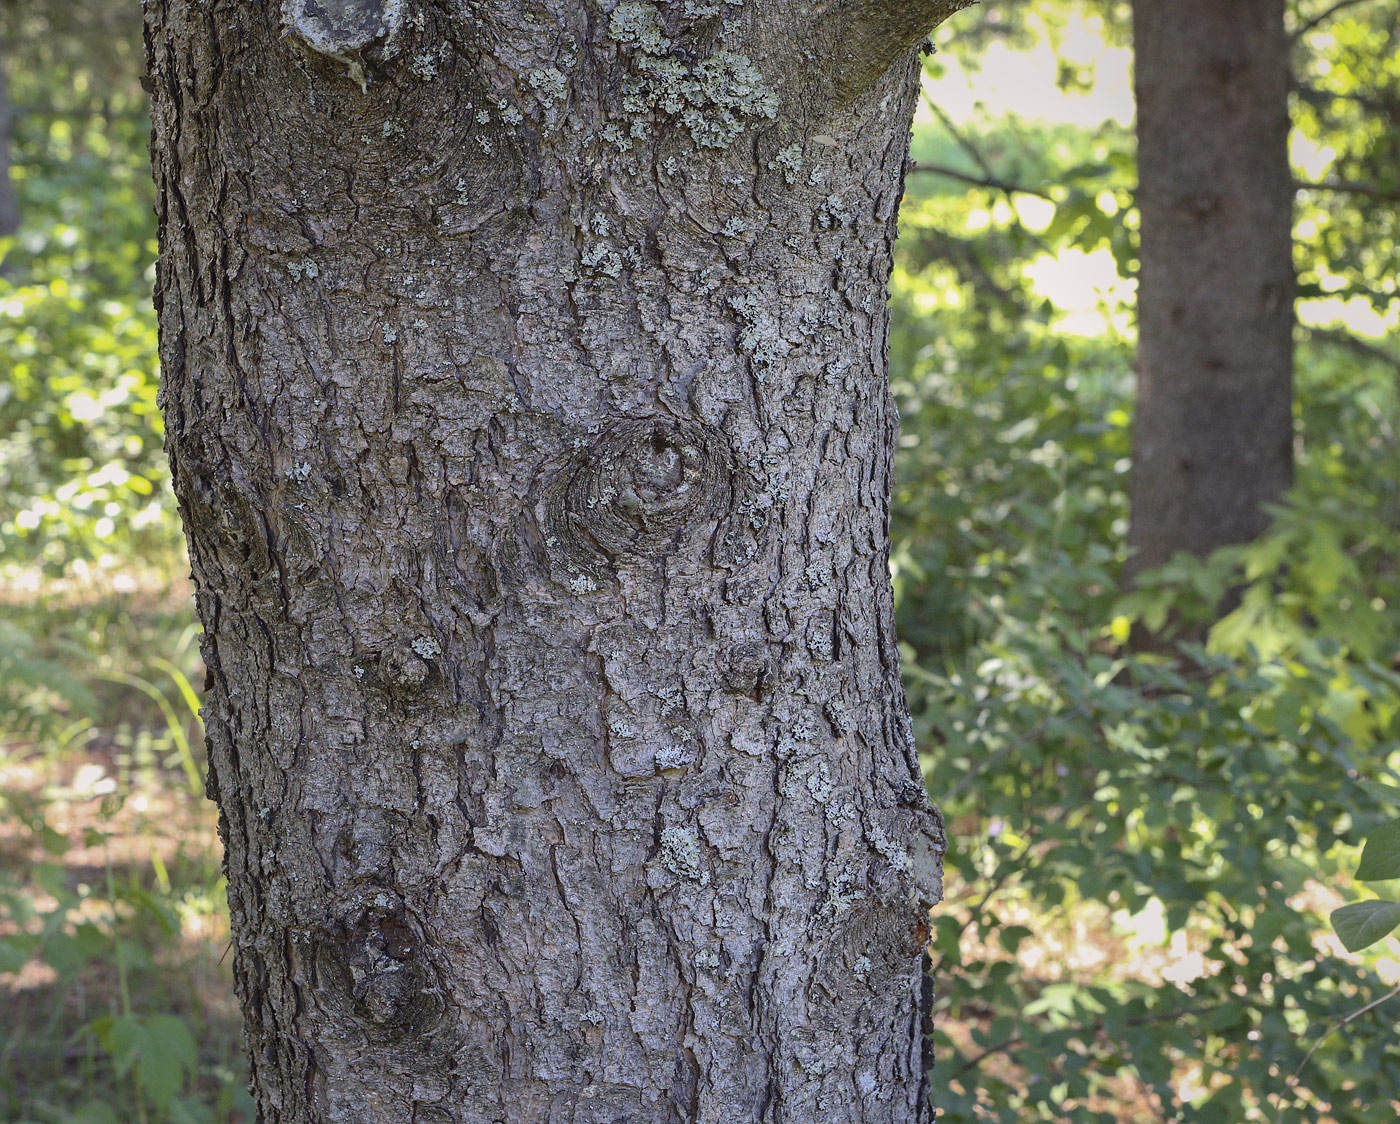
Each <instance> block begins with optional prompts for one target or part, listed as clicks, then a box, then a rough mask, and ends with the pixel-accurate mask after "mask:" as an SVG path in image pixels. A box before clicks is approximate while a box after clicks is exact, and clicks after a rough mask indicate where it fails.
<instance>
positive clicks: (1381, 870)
mask: <svg viewBox="0 0 1400 1124" xmlns="http://www.w3.org/2000/svg"><path fill="white" fill-rule="evenodd" d="M1356 877H1357V879H1358V880H1359V881H1361V882H1384V881H1386V880H1387V879H1390V878H1400V820H1394V821H1392V822H1391V823H1388V824H1386V825H1385V826H1384V827H1383V828H1380V829H1379V830H1377V831H1373V832H1372V833H1371V834H1370V835H1369V836H1368V837H1367V839H1366V846H1365V847H1364V848H1363V849H1362V851H1361V864H1360V865H1359V866H1358V867H1357V868H1356Z"/></svg>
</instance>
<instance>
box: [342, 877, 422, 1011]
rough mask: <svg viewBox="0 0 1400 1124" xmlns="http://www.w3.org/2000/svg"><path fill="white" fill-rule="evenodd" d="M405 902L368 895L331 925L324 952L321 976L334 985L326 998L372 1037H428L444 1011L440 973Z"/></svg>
mask: <svg viewBox="0 0 1400 1124" xmlns="http://www.w3.org/2000/svg"><path fill="white" fill-rule="evenodd" d="M424 948H425V942H424V941H423V939H422V936H421V934H420V933H419V932H418V927H417V925H416V924H415V922H414V920H413V918H412V917H411V916H410V915H409V914H408V912H407V910H406V909H405V908H404V902H403V899H402V898H400V897H399V895H398V894H396V893H393V892H392V891H389V890H377V891H370V892H368V893H366V894H365V895H363V896H360V897H359V898H358V900H357V901H356V902H355V903H354V904H352V905H350V906H349V907H348V909H346V910H345V911H344V913H343V914H342V916H341V917H340V918H339V919H338V920H337V921H336V922H335V923H333V924H332V926H331V927H330V930H329V932H328V934H327V938H326V939H325V940H324V941H323V942H322V944H321V947H320V955H319V960H320V968H321V974H323V975H324V977H326V978H328V979H329V980H330V981H332V982H334V983H335V984H336V985H337V986H336V987H335V988H334V991H333V992H331V993H328V994H327V995H326V1001H327V1002H328V1003H330V1004H331V1005H332V1006H338V1007H340V1008H342V1010H343V1011H344V1013H346V1014H350V1015H352V1016H353V1017H354V1018H355V1019H356V1020H357V1021H358V1022H359V1023H360V1024H361V1025H362V1026H363V1027H365V1028H366V1029H367V1030H371V1031H376V1030H377V1031H384V1032H391V1033H393V1034H396V1035H397V1034H401V1033H402V1032H404V1031H416V1032H418V1033H427V1032H428V1031H430V1030H432V1029H433V1027H434V1026H436V1025H437V1023H438V1022H439V1021H440V1020H441V1018H442V1014H443V1011H444V1002H443V998H442V988H441V986H440V983H439V981H438V978H437V973H436V971H435V970H434V968H433V967H432V965H431V964H430V963H429V961H428V959H427V956H426V955H425V953H424V951H423V950H424Z"/></svg>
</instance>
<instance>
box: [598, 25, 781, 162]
mask: <svg viewBox="0 0 1400 1124" xmlns="http://www.w3.org/2000/svg"><path fill="white" fill-rule="evenodd" d="M707 7H709V6H707ZM608 34H609V35H610V36H611V37H612V39H613V40H614V41H615V42H616V43H618V44H620V45H621V46H623V47H626V48H628V49H630V50H631V51H632V52H633V55H634V59H633V62H634V65H635V67H636V74H635V75H633V76H632V77H630V78H628V79H627V80H626V81H625V82H624V83H623V87H622V106H623V108H624V109H625V110H626V111H627V112H628V114H630V115H632V116H633V117H636V116H637V115H640V114H647V113H650V112H652V111H657V110H659V111H660V112H662V113H665V114H667V115H668V116H673V117H679V118H680V120H681V122H682V123H683V124H684V125H685V128H686V130H687V132H689V133H690V136H691V138H692V139H693V140H694V141H695V143H696V144H698V145H700V146H701V147H703V148H727V147H728V146H729V145H731V144H733V143H734V141H735V140H736V139H738V137H739V135H740V134H741V133H742V132H743V131H744V129H745V128H747V127H748V126H749V125H751V124H753V123H754V122H756V121H760V120H764V119H767V120H772V119H773V118H775V117H776V116H777V115H778V95H777V93H776V92H775V91H774V90H773V88H772V87H771V86H769V85H768V84H767V83H766V82H765V81H764V80H763V76H762V75H761V74H760V73H759V72H758V70H757V68H756V67H755V66H754V65H753V63H752V62H751V61H750V60H749V58H748V57H747V56H745V55H741V54H739V53H738V52H736V51H728V50H723V49H721V50H718V51H715V52H714V54H712V55H710V57H709V58H706V59H702V60H701V61H699V62H698V63H694V64H691V63H689V62H687V61H684V60H682V59H680V58H678V57H676V55H675V54H674V53H673V51H674V50H675V44H674V43H673V42H672V41H671V39H670V38H668V37H667V35H666V31H665V27H664V25H663V24H662V21H661V15H660V13H659V12H658V11H657V9H656V5H655V4H652V3H646V2H645V0H623V2H622V3H621V4H618V6H617V7H616V8H614V9H613V11H612V14H611V15H610V16H609V17H608ZM630 135H631V136H633V137H636V136H638V133H637V130H636V129H635V128H634V129H633V130H632V131H631V134H630Z"/></svg>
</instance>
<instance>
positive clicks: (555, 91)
mask: <svg viewBox="0 0 1400 1124" xmlns="http://www.w3.org/2000/svg"><path fill="white" fill-rule="evenodd" d="M526 81H528V82H529V83H530V88H531V89H532V90H534V91H535V94H536V96H538V97H539V99H540V101H541V102H542V103H549V102H558V101H563V100H564V99H565V98H566V97H568V81H567V79H565V77H564V75H563V73H562V72H561V71H560V70H559V68H558V67H554V66H547V67H545V68H544V69H543V70H532V71H531V72H530V74H529V76H528V78H527V79H526Z"/></svg>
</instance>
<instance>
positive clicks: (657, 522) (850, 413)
mask: <svg viewBox="0 0 1400 1124" xmlns="http://www.w3.org/2000/svg"><path fill="white" fill-rule="evenodd" d="M958 6H961V5H960V4H958V3H953V2H948V3H925V4H922V5H918V4H914V5H909V8H910V10H911V11H914V10H918V11H919V12H920V13H921V15H920V18H919V20H917V21H915V22H916V23H917V28H912V27H907V26H903V25H902V24H901V27H900V29H899V35H900V36H902V38H900V40H899V41H898V42H896V43H894V44H893V47H892V46H891V43H890V42H889V41H888V40H873V42H874V43H875V46H876V47H878V51H876V50H875V49H874V48H873V47H870V48H862V47H861V43H860V42H859V41H857V40H853V39H852V37H851V36H850V35H849V34H848V31H849V28H850V27H851V26H854V25H856V24H858V23H859V20H860V19H861V18H862V16H863V15H865V14H868V13H867V11H866V7H865V5H863V4H860V3H850V4H846V5H827V6H826V8H827V9H828V10H827V11H826V14H825V15H824V16H823V17H822V18H820V19H815V20H814V18H813V13H812V10H811V9H810V7H809V6H795V5H785V4H776V3H775V4H750V5H746V6H739V5H736V4H733V3H732V2H730V3H720V2H718V0H716V2H714V3H701V2H699V0H696V2H694V3H688V4H686V5H665V6H660V5H654V4H651V3H642V2H636V0H623V2H622V3H619V4H617V5H616V6H615V7H612V8H611V9H610V10H605V9H603V8H601V7H597V6H593V5H584V4H580V3H577V2H565V0H549V2H545V0H535V2H533V3H518V2H516V0H509V2H507V0H499V2H498V3H476V4H470V5H467V4H464V3H437V4H427V3H423V4H413V5H408V4H404V3H399V2H396V0H336V2H330V0H323V2H322V3H311V0H288V3H287V4H286V5H285V6H284V8H283V9H281V10H277V9H276V8H274V7H273V6H272V5H270V4H267V3H263V4H252V5H250V4H246V3H233V2H232V0H221V2H220V0H216V2H204V0H201V2H200V3H194V2H192V0H151V2H150V3H148V5H147V49H148V57H149V65H150V71H151V75H152V79H153V82H154V87H155V93H154V97H153V114H154V126H155V134H154V143H153V153H154V159H155V171H156V179H157V183H158V187H159V205H158V210H159V217H160V226H161V247H162V249H161V258H160V265H159V276H158V304H159V308H160V323H161V341H162V342H161V348H162V364H163V370H164V376H165V382H164V388H163V395H164V408H165V414H166V424H167V433H168V440H169V447H170V455H171V462H172V466H173V471H174V479H175V487H176V491H177V494H178V496H179V499H180V505H181V512H182V515H183V518H184V520H185V526H186V529H187V531H188V534H189V539H190V551H191V560H192V563H193V568H194V576H195V579H196V583H197V588H198V606H199V611H200V615H201V617H202V619H203V622H204V626H205V648H204V651H205V660H206V662H207V664H208V668H209V700H208V707H207V713H206V722H207V726H208V735H209V737H208V741H209V750H210V764H211V770H210V784H211V788H212V789H213V791H214V792H215V793H216V794H217V798H218V800H219V802H220V807H221V810H222V824H223V828H222V830H223V834H224V839H225V844H226V848H227V860H226V861H227V870H228V881H229V901H230V906H231V909H232V919H233V932H234V942H235V955H236V977H237V982H238V989H239V994H240V999H241V1002H242V1005H243V1008H244V1012H245V1015H246V1021H247V1031H248V1039H249V1047H250V1051H251V1055H252V1060H253V1076H254V1086H255V1092H256V1096H257V1100H258V1104H259V1107H260V1111H261V1113H262V1116H263V1119H264V1120H266V1121H269V1122H274V1121H275V1122H283V1124H290V1122H297V1124H300V1122H303V1121H313V1120H314V1121H355V1122H363V1121H367V1120H374V1121H405V1122H408V1121H413V1122H418V1124H424V1122H428V1121H461V1122H471V1124H478V1122H481V1124H493V1122H506V1121H509V1122H517V1121H519V1122H526V1121H528V1122H531V1124H538V1122H540V1121H571V1122H578V1124H583V1122H592V1121H597V1122H600V1124H601V1122H607V1124H620V1122H622V1121H633V1122H638V1124H640V1122H643V1121H645V1122H647V1124H653V1122H656V1124H660V1122H663V1121H676V1122H679V1121H687V1122H711V1121H712V1122H715V1124H719V1122H724V1124H734V1122H736V1121H765V1122H769V1121H813V1120H818V1119H821V1120H824V1121H830V1122H833V1124H834V1122H846V1121H850V1122H856V1121H861V1122H876V1121H879V1122H910V1121H915V1120H924V1119H927V1118H928V1114H929V1109H928V1107H927V1096H926V1090H925V1088H924V1080H925V1076H924V1075H925V1072H926V1068H927V1066H926V1060H925V1049H926V1038H925V1028H924V1018H925V1012H926V1009H927V1003H928V993H927V988H926V981H925V979H924V977H923V974H922V971H921V964H922V960H921V951H922V948H923V944H924V940H925V936H926V929H925V927H924V926H925V920H926V911H927V909H928V906H929V905H930V904H931V903H932V902H934V901H936V900H937V898H938V896H939V893H940V872H941V855H942V851H943V847H944V842H943V833H942V826H941V822H940V820H939V819H938V817H937V814H936V813H935V812H934V811H933V810H932V809H931V808H930V807H929V806H928V804H927V800H926V797H925V795H924V788H923V785H922V783H921V781H920V777H919V770H918V763H917V760H916V756H915V751H914V746H913V744H912V739H911V736H910V731H909V726H908V722H907V717H906V714H905V706H904V699H903V694H902V689H901V686H900V680H899V661H898V655H897V649H896V647H895V642H894V635H893V628H892V607H891V595H890V588H889V582H888V574H887V550H888V534H887V496H888V492H889V484H890V462H891V447H892V440H893V437H894V433H895V427H896V418H895V413H894V410H893V408H892V405H891V402H890V399H889V396H888V394H887V391H886V382H885V336H886V308H885V281H886V278H887V275H888V272H889V268H890V242H891V239H892V238H893V236H894V221H895V213H896V209H897V205H898V202H899V196H900V191H901V181H902V170H903V161H904V155H905V150H906V146H907V141H908V133H909V121H910V115H911V112H912V104H913V98H914V95H915V91H916V82H917V73H918V67H917V62H916V59H915V58H914V57H913V55H912V52H911V50H910V48H912V46H913V44H914V42H915V40H916V39H917V38H919V37H920V36H921V35H922V34H924V33H925V32H926V31H927V30H928V29H929V28H930V27H931V26H932V25H933V23H934V22H936V20H937V18H939V17H941V16H942V15H945V14H947V11H949V10H951V9H952V8H954V7H958ZM891 34H893V32H891ZM853 43H854V44H855V45H854V46H852V44H853ZM891 54H898V55H899V60H898V62H897V63H896V64H895V65H894V67H893V69H892V70H891V71H890V72H889V73H887V74H882V73H881V72H882V70H883V69H884V67H885V64H886V62H887V61H888V58H887V57H886V56H889V55H891Z"/></svg>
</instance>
